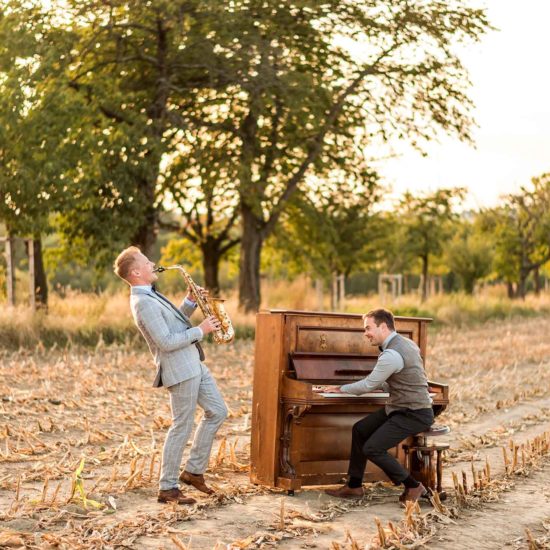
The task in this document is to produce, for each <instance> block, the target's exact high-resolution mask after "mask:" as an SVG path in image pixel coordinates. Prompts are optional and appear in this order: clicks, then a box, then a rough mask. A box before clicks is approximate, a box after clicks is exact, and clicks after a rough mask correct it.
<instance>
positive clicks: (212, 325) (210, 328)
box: [199, 315, 222, 335]
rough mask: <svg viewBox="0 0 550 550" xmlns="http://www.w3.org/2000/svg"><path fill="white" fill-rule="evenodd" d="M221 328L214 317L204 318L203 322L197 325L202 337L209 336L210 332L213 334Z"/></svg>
mask: <svg viewBox="0 0 550 550" xmlns="http://www.w3.org/2000/svg"><path fill="white" fill-rule="evenodd" d="M221 327H222V324H221V323H220V321H219V319H218V318H217V317H216V316H215V315H210V317H206V318H205V320H204V321H203V322H202V323H201V324H200V325H199V328H200V329H201V330H202V333H203V334H204V335H206V334H210V333H211V332H214V331H216V330H220V329H221Z"/></svg>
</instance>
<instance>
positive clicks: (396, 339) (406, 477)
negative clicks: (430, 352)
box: [325, 309, 434, 503]
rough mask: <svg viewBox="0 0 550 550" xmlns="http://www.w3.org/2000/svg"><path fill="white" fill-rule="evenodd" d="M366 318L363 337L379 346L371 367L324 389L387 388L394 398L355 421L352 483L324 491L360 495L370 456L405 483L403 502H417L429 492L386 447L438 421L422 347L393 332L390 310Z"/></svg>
mask: <svg viewBox="0 0 550 550" xmlns="http://www.w3.org/2000/svg"><path fill="white" fill-rule="evenodd" d="M363 321H364V326H365V337H366V338H368V339H369V340H370V342H371V343H372V344H374V345H376V346H379V349H380V351H381V353H380V355H379V357H378V361H377V362H376V365H375V367H374V369H373V371H372V372H371V373H370V374H369V375H368V376H367V377H366V378H364V379H363V380H359V381H358V382H355V383H353V384H345V385H343V386H330V388H327V389H325V391H331V392H344V393H352V394H354V395H361V394H363V393H367V392H371V391H373V390H376V389H378V388H382V387H383V389H384V390H385V391H389V393H390V397H389V400H388V403H387V405H386V407H385V409H380V410H378V411H377V412H375V413H373V414H369V415H368V416H367V417H365V418H363V420H360V421H359V422H357V423H356V424H355V425H354V426H353V431H352V442H351V457H350V463H349V469H348V474H349V480H348V483H347V484H346V485H343V486H342V487H340V488H338V489H329V490H327V491H326V493H327V494H329V495H331V496H335V497H340V498H361V497H362V496H363V487H362V483H363V475H364V473H365V468H366V465H367V460H370V461H372V462H373V463H374V464H376V465H377V466H378V467H379V468H381V469H382V470H383V471H384V473H385V474H386V475H387V476H388V477H389V478H390V479H391V480H392V481H393V482H394V483H395V484H396V485H399V484H401V483H403V485H404V486H405V491H404V492H403V494H402V495H401V497H400V498H399V500H400V502H403V503H404V502H406V501H407V500H413V501H416V500H418V499H419V498H420V497H421V496H422V495H424V494H425V492H426V488H425V487H424V485H422V483H419V482H418V481H417V480H415V479H414V478H413V477H411V476H410V474H409V472H407V470H405V468H404V467H403V466H402V465H401V464H400V463H399V462H398V461H397V459H395V458H394V457H393V456H391V455H390V454H388V449H391V448H392V447H395V446H396V445H398V444H399V443H400V442H401V441H403V440H404V439H406V438H407V437H409V436H411V435H415V434H417V433H419V432H422V431H424V430H427V429H428V428H429V427H430V426H431V425H432V423H433V420H434V413H433V409H432V400H431V398H430V394H429V391H428V380H427V378H426V374H425V372H424V364H423V361H422V357H421V356H420V349H419V348H418V346H417V345H416V344H415V343H414V342H413V341H412V340H410V339H408V338H405V337H404V336H401V335H400V334H397V332H395V326H394V319H393V315H392V313H391V312H390V311H387V310H385V309H375V310H373V311H369V312H368V313H367V314H365V315H364V316H363Z"/></svg>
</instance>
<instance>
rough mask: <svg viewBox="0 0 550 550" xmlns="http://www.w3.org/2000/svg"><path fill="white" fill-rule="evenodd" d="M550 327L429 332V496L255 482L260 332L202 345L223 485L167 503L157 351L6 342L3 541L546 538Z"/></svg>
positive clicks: (518, 541)
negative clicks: (433, 461) (435, 464)
mask: <svg viewBox="0 0 550 550" xmlns="http://www.w3.org/2000/svg"><path fill="white" fill-rule="evenodd" d="M75 322H76V321H75ZM549 333H550V319H547V318H544V317H539V318H534V319H523V320H509V321H492V322H489V323H485V324H479V325H476V326H474V327H470V328H468V327H466V328H461V329H458V328H453V327H444V328H442V329H440V330H438V331H437V332H436V333H435V334H432V335H431V337H430V340H429V357H428V363H427V370H428V373H429V376H430V378H432V379H433V380H438V381H441V382H445V383H448V384H449V385H450V388H451V406H450V408H449V409H448V411H447V412H445V413H444V416H443V418H441V419H440V421H441V422H445V423H447V424H449V425H450V426H451V428H452V433H451V434H450V436H448V440H449V442H450V443H451V447H452V451H451V452H450V453H449V454H448V456H447V461H446V466H445V483H444V484H445V485H446V487H447V489H448V492H449V498H448V500H446V501H445V502H444V503H443V504H441V503H439V502H435V503H434V506H433V507H432V505H430V504H429V503H423V504H422V506H421V509H419V510H416V509H414V507H412V508H409V509H407V510H403V509H402V508H399V506H398V504H397V496H398V494H399V492H400V490H399V489H397V488H394V487H392V486H390V485H386V484H376V485H374V486H371V487H368V491H367V495H366V496H365V498H364V499H362V501H361V502H341V501H336V500H334V499H331V498H330V497H327V496H326V495H324V494H323V492H322V491H321V490H318V489H315V490H305V491H301V492H299V493H297V494H296V496H295V497H288V496H286V493H282V492H277V491H270V490H265V489H262V488H259V487H255V486H252V485H250V484H249V482H248V472H247V470H248V462H249V459H248V454H249V437H250V402H251V396H252V375H251V374H252V365H253V346H254V344H253V342H252V341H250V340H248V341H237V342H236V343H235V344H232V345H230V346H226V347H216V346H213V345H210V346H208V347H207V364H208V365H209V367H210V368H211V370H212V371H213V373H214V375H215V377H216V378H217V380H218V383H219V385H220V386H221V388H222V392H223V394H224V396H225V398H226V400H227V404H228V406H229V408H230V411H231V412H230V417H229V419H228V420H227V422H226V423H225V424H224V426H223V427H222V429H221V432H220V434H219V437H218V440H217V442H216V445H215V449H214V452H213V454H212V459H211V464H210V470H209V472H208V474H207V476H208V478H209V479H210V480H211V482H212V485H213V486H215V487H216V489H217V490H218V492H217V495H216V496H214V497H206V496H203V495H202V494H200V493H197V492H195V491H190V494H192V495H193V496H194V497H196V498H197V499H198V504H197V505H195V506H192V507H185V506H180V507H177V506H171V505H161V504H158V503H157V502H156V498H155V496H156V490H157V479H158V475H159V453H160V450H161V448H162V442H163V437H164V434H165V431H166V429H167V426H168V425H169V422H170V420H169V407H168V399H167V395H166V393H165V391H164V390H155V389H153V388H151V387H150V385H151V382H152V379H153V367H152V364H151V361H150V357H149V354H148V352H146V351H143V350H138V351H132V349H131V348H130V347H129V346H121V347H106V346H104V345H102V344H101V343H100V344H99V345H98V346H97V347H96V348H95V349H91V350H90V349H78V348H77V347H67V348H66V349H61V348H59V347H57V348H54V349H46V348H44V347H43V346H41V345H38V346H37V347H36V348H34V349H32V350H28V349H23V348H22V349H20V350H19V351H2V352H0V354H1V355H0V358H1V362H0V398H1V401H0V548H35V549H54V548H55V549H73V548H74V549H82V550H84V549H98V550H99V549H102V550H103V549H111V548H112V549H114V548H130V549H150V548H151V549H152V548H155V549H159V548H164V549H183V548H187V549H189V548H192V549H194V550H198V549H201V548H218V549H219V550H221V549H222V548H231V549H237V548H240V549H244V548H271V547H277V548H332V549H333V550H337V549H359V548H421V547H426V548H434V549H447V548H448V549H453V550H456V549H459V548H463V549H477V548H487V549H489V548H495V549H496V548H510V549H519V548H525V549H528V548H529V549H536V548H550V464H549V462H548V461H547V458H548V452H549V438H548V433H549V430H550V338H548V334H549ZM544 434H546V439H544V437H542V438H541V437H540V436H543V435H544ZM537 437H538V439H536V438H537ZM453 473H454V474H455V476H453ZM453 477H454V479H453Z"/></svg>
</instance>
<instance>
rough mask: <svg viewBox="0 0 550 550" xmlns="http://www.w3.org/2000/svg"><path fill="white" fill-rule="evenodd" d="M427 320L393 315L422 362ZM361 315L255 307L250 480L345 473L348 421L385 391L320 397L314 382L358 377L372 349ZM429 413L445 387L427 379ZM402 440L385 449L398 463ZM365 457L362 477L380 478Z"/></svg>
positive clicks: (279, 481) (287, 485)
mask: <svg viewBox="0 0 550 550" xmlns="http://www.w3.org/2000/svg"><path fill="white" fill-rule="evenodd" d="M430 321H431V319H423V318H413V317H396V318H395V322H396V330H397V332H399V333H400V334H402V335H403V336H406V337H408V338H411V339H412V340H414V341H415V342H416V343H417V345H418V346H419V347H420V350H421V353H422V357H423V358H424V361H425V360H426V341H427V329H428V323H429V322H430ZM363 332H364V330H363V322H362V318H361V315H354V314H340V313H318V312H307V311H284V310H270V311H262V312H260V313H258V315H257V321H256V351H255V365H254V392H253V399H252V403H253V409H252V438H251V480H252V482H253V483H256V484H262V485H267V486H270V487H280V488H284V489H287V490H288V491H294V490H295V489H299V488H300V487H302V486H305V485H325V484H332V483H337V482H339V481H340V480H341V479H342V477H343V476H345V475H346V474H347V468H348V462H349V454H350V447H351V430H352V426H353V424H354V423H355V422H357V421H358V420H360V419H362V418H364V417H365V416H366V415H368V414H369V413H372V412H374V411H376V410H378V409H379V408H380V407H383V406H384V405H385V403H386V399H387V398H386V397H385V396H387V394H384V393H380V395H376V394H369V396H366V397H363V396H361V397H355V396H349V397H347V396H346V397H322V396H320V395H319V394H316V393H314V392H313V390H312V387H313V385H315V384H340V383H349V382H351V381H355V380H360V379H362V378H364V377H365V376H367V375H368V373H369V372H370V371H371V370H372V368H373V367H374V364H375V363H376V360H377V357H378V355H379V350H378V348H377V347H374V346H372V345H371V344H370V342H369V341H368V340H367V339H366V338H365V336H364V334H363ZM429 385H430V392H431V394H432V399H433V407H434V411H435V413H436V414H439V413H440V412H441V411H442V410H444V409H445V407H446V405H447V404H448V388H447V386H445V385H443V384H437V383H435V382H431V381H430V382H429ZM410 442H411V441H410V439H408V440H405V441H403V443H402V444H400V445H399V446H398V447H397V448H395V449H393V450H391V451H390V452H392V453H394V455H395V456H397V458H398V460H399V461H400V462H402V463H403V464H405V454H404V452H403V449H402V445H403V444H406V443H410ZM387 479H388V478H387V477H386V476H385V474H384V473H383V472H382V471H381V470H380V469H379V468H378V467H376V466H374V465H373V464H372V463H370V462H369V463H367V470H366V472H365V477H364V480H365V481H376V480H387Z"/></svg>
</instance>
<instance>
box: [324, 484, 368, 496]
mask: <svg viewBox="0 0 550 550" xmlns="http://www.w3.org/2000/svg"><path fill="white" fill-rule="evenodd" d="M325 493H326V494H327V495H330V496H331V497H338V498H362V497H363V496H364V495H365V491H364V489H363V487H353V488H352V487H348V486H347V485H342V487H339V488H338V489H327V490H326V491H325Z"/></svg>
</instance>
